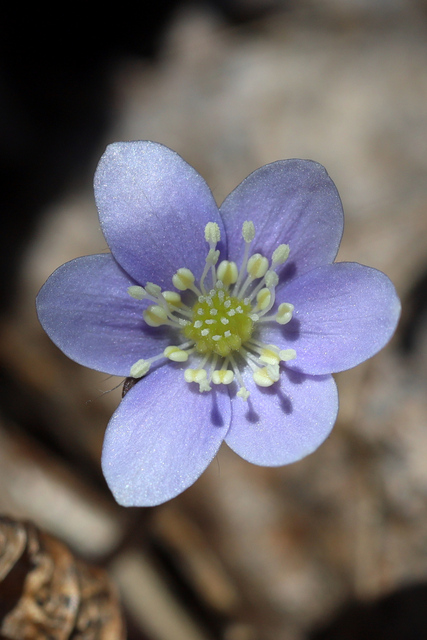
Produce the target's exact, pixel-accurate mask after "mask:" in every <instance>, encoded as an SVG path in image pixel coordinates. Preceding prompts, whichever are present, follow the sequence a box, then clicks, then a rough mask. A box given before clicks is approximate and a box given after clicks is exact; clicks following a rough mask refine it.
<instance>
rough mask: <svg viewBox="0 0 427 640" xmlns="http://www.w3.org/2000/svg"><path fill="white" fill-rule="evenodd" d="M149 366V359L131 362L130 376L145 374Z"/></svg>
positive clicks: (137, 376)
mask: <svg viewBox="0 0 427 640" xmlns="http://www.w3.org/2000/svg"><path fill="white" fill-rule="evenodd" d="M150 367H151V362H150V360H144V359H143V358H141V360H137V362H135V364H133V365H132V366H131V368H130V377H131V378H142V377H143V376H145V375H146V374H147V373H148V371H149V369H150Z"/></svg>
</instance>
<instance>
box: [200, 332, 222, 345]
mask: <svg viewBox="0 0 427 640" xmlns="http://www.w3.org/2000/svg"><path fill="white" fill-rule="evenodd" d="M202 333H203V331H202ZM212 340H215V342H218V340H221V336H218V335H215V336H212Z"/></svg>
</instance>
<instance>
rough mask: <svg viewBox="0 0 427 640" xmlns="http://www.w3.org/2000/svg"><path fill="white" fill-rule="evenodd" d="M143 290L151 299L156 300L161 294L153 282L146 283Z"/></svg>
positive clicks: (159, 288)
mask: <svg viewBox="0 0 427 640" xmlns="http://www.w3.org/2000/svg"><path fill="white" fill-rule="evenodd" d="M145 290H146V292H147V293H148V294H149V295H150V296H152V297H153V298H158V297H159V295H160V294H161V293H162V288H161V287H159V285H158V284H154V282H147V284H146V285H145Z"/></svg>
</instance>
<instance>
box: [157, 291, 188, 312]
mask: <svg viewBox="0 0 427 640" xmlns="http://www.w3.org/2000/svg"><path fill="white" fill-rule="evenodd" d="M162 296H163V297H164V299H165V300H166V302H167V303H168V305H169V306H170V307H181V305H182V299H181V296H180V295H179V293H177V292H176V291H163V292H162ZM185 306H187V305H185ZM187 309H188V307H187Z"/></svg>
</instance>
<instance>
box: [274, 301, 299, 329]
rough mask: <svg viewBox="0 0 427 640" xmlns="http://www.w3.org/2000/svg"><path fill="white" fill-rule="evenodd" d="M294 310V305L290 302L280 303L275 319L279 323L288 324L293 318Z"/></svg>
mask: <svg viewBox="0 0 427 640" xmlns="http://www.w3.org/2000/svg"><path fill="white" fill-rule="evenodd" d="M293 310H294V305H293V304H290V303H288V302H282V304H279V308H278V310H277V313H276V315H275V318H274V319H275V320H276V322H278V323H279V324H287V323H288V322H289V321H290V320H291V319H292V312H293Z"/></svg>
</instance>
